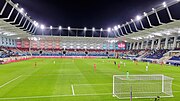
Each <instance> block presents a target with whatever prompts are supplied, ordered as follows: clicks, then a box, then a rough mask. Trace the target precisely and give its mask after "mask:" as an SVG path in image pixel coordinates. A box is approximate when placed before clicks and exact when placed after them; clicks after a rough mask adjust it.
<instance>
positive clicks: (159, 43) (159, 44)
mask: <svg viewBox="0 0 180 101" xmlns="http://www.w3.org/2000/svg"><path fill="white" fill-rule="evenodd" d="M160 48H161V39H160V38H159V39H158V45H157V48H156V49H160Z"/></svg>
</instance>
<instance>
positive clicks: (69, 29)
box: [68, 26, 71, 36]
mask: <svg viewBox="0 0 180 101" xmlns="http://www.w3.org/2000/svg"><path fill="white" fill-rule="evenodd" d="M69 31H71V27H70V26H69V27H68V36H69Z"/></svg>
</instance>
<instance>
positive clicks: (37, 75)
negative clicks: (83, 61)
mask: <svg viewBox="0 0 180 101" xmlns="http://www.w3.org/2000/svg"><path fill="white" fill-rule="evenodd" d="M53 75H60V76H83V75H84V74H75V73H74V74H40V75H23V76H53ZM100 75H102V74H100ZM106 75H112V74H106Z"/></svg>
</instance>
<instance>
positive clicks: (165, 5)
mask: <svg viewBox="0 0 180 101" xmlns="http://www.w3.org/2000/svg"><path fill="white" fill-rule="evenodd" d="M162 5H163V7H164V8H166V10H167V13H168V16H169V18H170V20H171V21H173V20H174V19H173V18H172V15H171V13H170V10H169V7H168V5H167V3H166V2H163V3H162Z"/></svg>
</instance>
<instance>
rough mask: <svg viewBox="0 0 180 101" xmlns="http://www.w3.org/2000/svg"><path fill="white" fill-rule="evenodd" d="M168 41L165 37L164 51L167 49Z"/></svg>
mask: <svg viewBox="0 0 180 101" xmlns="http://www.w3.org/2000/svg"><path fill="white" fill-rule="evenodd" d="M168 40H169V37H166V40H165V46H164V49H167V48H168Z"/></svg>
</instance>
